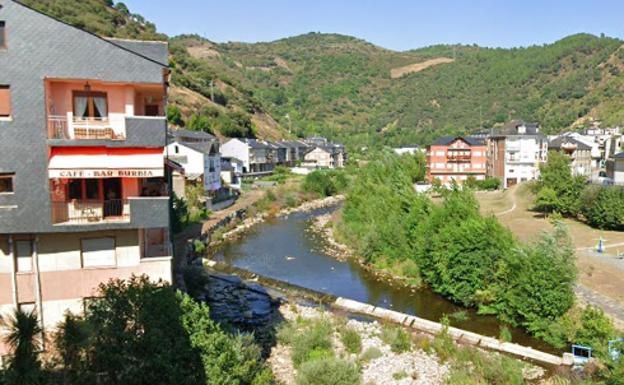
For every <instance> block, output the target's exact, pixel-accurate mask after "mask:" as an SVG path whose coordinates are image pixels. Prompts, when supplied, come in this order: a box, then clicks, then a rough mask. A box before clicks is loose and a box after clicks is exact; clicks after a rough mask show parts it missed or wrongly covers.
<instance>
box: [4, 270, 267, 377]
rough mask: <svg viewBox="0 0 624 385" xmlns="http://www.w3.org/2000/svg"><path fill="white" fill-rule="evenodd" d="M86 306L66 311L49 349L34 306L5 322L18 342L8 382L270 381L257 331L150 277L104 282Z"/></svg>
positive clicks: (7, 373) (9, 365)
mask: <svg viewBox="0 0 624 385" xmlns="http://www.w3.org/2000/svg"><path fill="white" fill-rule="evenodd" d="M98 294H99V295H100V296H101V297H99V298H96V299H93V300H90V301H89V303H88V304H86V306H85V314H84V315H82V316H76V315H71V314H67V315H66V316H65V320H64V321H63V322H62V323H61V324H60V325H59V329H58V332H57V333H56V334H55V335H54V336H53V338H52V340H51V341H46V343H49V344H51V346H50V349H48V351H49V352H50V353H46V355H45V356H44V355H43V354H42V353H40V352H39V348H38V347H39V345H40V344H41V342H42V341H40V340H39V336H40V329H39V326H38V325H39V323H38V320H37V316H36V314H34V313H24V312H22V311H19V310H17V311H16V312H15V314H14V315H13V316H12V317H8V318H7V319H6V320H4V322H5V323H6V324H8V326H9V330H10V333H9V335H8V337H7V342H8V343H9V345H10V346H11V349H12V351H11V354H10V356H9V358H8V363H7V368H6V370H4V371H0V384H3V385H45V384H71V385H80V384H93V383H98V384H156V383H157V384H198V385H199V384H202V385H203V384H206V385H208V384H210V385H226V384H227V385H269V384H271V383H272V374H271V371H270V370H269V369H268V368H267V366H266V365H265V363H264V361H263V360H262V359H261V350H260V348H259V347H258V346H257V345H256V344H255V343H254V342H253V341H254V340H253V338H252V336H249V335H237V334H234V335H232V334H228V333H226V332H225V331H224V330H223V329H222V328H221V327H220V326H219V325H218V324H217V323H215V322H214V321H212V320H211V319H210V314H209V310H208V307H207V306H206V305H204V304H201V303H198V302H195V301H194V300H193V299H191V297H189V296H188V295H186V294H183V293H180V292H177V291H176V290H174V289H173V288H172V287H171V286H169V285H168V284H164V283H157V284H156V283H150V282H149V281H148V279H147V277H132V278H131V279H129V280H126V281H120V280H117V281H111V282H109V283H107V284H102V285H101V286H100V288H99V293H98Z"/></svg>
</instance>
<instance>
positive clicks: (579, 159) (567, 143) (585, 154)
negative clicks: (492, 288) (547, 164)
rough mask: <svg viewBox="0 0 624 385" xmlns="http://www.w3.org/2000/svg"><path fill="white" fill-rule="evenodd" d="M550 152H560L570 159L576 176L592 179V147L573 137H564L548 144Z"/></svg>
mask: <svg viewBox="0 0 624 385" xmlns="http://www.w3.org/2000/svg"><path fill="white" fill-rule="evenodd" d="M548 150H549V151H560V152H562V153H564V154H566V155H567V156H568V157H569V158H570V168H571V169H572V173H574V174H575V175H582V176H584V177H586V178H588V179H589V178H591V177H592V171H593V167H592V165H593V161H592V154H591V151H592V147H591V146H590V145H588V144H586V143H584V142H582V141H580V140H578V139H577V138H574V137H572V136H566V135H562V136H559V137H556V138H555V139H553V140H551V141H550V142H549V143H548Z"/></svg>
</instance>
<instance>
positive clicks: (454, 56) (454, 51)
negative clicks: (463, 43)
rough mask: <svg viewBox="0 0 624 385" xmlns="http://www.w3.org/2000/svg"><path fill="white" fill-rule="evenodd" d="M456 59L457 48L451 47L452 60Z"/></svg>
mask: <svg viewBox="0 0 624 385" xmlns="http://www.w3.org/2000/svg"><path fill="white" fill-rule="evenodd" d="M455 59H457V47H455V46H453V60H455Z"/></svg>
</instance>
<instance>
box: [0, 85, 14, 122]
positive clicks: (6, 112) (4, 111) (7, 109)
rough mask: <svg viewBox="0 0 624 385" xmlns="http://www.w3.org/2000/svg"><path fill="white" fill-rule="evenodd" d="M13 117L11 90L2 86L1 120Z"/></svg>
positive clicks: (0, 99) (0, 96) (0, 95)
mask: <svg viewBox="0 0 624 385" xmlns="http://www.w3.org/2000/svg"><path fill="white" fill-rule="evenodd" d="M9 117H11V88H10V87H9V86H7V85H1V84H0V118H9Z"/></svg>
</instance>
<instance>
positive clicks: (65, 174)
mask: <svg viewBox="0 0 624 385" xmlns="http://www.w3.org/2000/svg"><path fill="white" fill-rule="evenodd" d="M0 3H1V4H2V7H1V9H0V21H2V26H3V29H4V31H3V32H4V34H5V36H7V37H8V38H7V39H6V40H5V42H6V44H7V47H6V49H0V68H1V69H2V70H0V287H1V288H2V290H0V314H2V315H6V314H7V313H10V312H12V311H13V310H14V309H16V308H19V309H22V310H25V311H36V313H37V315H38V318H39V321H40V322H41V326H42V328H43V331H44V332H45V333H47V332H49V331H51V330H53V329H54V327H55V326H56V325H57V324H58V323H59V322H60V321H61V320H62V319H63V315H64V313H65V312H66V311H70V312H74V313H80V312H82V311H83V309H84V304H85V302H84V301H85V300H88V299H89V298H92V297H93V296H95V295H96V294H97V287H98V285H99V284H100V283H103V282H106V281H108V280H110V279H112V278H126V277H130V275H132V274H137V275H141V274H146V275H148V276H149V277H150V278H151V279H153V280H158V279H163V280H165V281H171V278H172V272H171V255H172V254H171V247H170V238H169V193H168V190H169V186H168V184H167V178H166V174H165V157H164V155H163V151H164V148H165V145H166V118H165V107H166V106H165V103H166V89H167V79H168V76H169V69H168V66H167V57H168V52H167V51H168V49H167V44H166V43H165V42H139V41H129V40H117V39H103V38H100V37H98V36H95V35H93V34H91V33H87V32H84V31H82V30H80V29H78V28H74V27H72V26H69V25H67V24H65V23H62V22H60V21H57V20H55V19H53V18H51V17H48V16H45V15H43V14H41V13H39V12H38V11H35V10H33V9H31V8H29V7H27V6H25V5H22V4H21V3H18V2H15V1H12V0H3V1H2V2H0ZM44 348H45V346H44ZM6 352H7V350H6V346H4V345H3V344H1V343H0V356H2V355H4V354H6Z"/></svg>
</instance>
